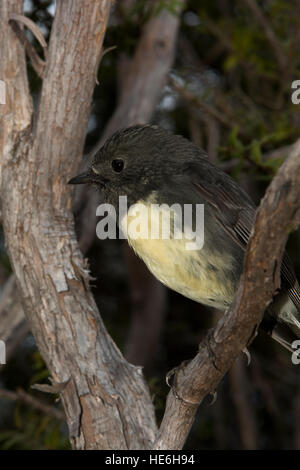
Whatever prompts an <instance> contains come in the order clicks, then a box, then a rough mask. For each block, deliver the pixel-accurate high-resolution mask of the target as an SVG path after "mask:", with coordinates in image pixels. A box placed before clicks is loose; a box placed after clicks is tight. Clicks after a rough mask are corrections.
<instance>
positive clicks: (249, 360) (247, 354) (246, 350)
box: [242, 348, 251, 366]
mask: <svg viewBox="0 0 300 470" xmlns="http://www.w3.org/2000/svg"><path fill="white" fill-rule="evenodd" d="M242 353H244V354H245V355H246V357H247V366H250V364H251V354H250V352H249V350H248V349H247V348H244V349H242Z"/></svg>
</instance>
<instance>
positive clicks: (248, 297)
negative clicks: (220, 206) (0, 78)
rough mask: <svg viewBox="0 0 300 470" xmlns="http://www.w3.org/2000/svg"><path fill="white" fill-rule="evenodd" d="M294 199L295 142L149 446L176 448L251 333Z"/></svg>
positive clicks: (298, 170)
mask: <svg viewBox="0 0 300 470" xmlns="http://www.w3.org/2000/svg"><path fill="white" fill-rule="evenodd" d="M299 201H300V142H298V144H297V146H296V147H295V148H294V149H293V151H292V153H291V154H290V156H289V158H288V159H287V160H286V161H285V162H284V163H283V165H282V166H281V168H280V169H279V171H278V173H277V175H276V176H275V178H274V179H273V181H272V182H271V184H270V185H269V187H268V189H267V191H266V194H265V196H264V198H263V199H262V201H261V204H260V206H259V208H258V210H257V216H256V222H255V227H254V229H253V232H252V236H251V238H250V240H249V244H248V247H247V251H246V255H245V260H244V271H243V275H242V277H241V280H240V284H239V288H238V292H237V295H236V297H235V300H234V302H233V304H232V306H231V308H230V310H229V311H228V312H227V313H226V314H224V316H223V317H222V318H221V319H220V320H219V322H218V324H217V326H216V328H215V329H214V330H213V332H212V333H209V334H208V335H207V337H206V339H205V340H204V341H203V342H202V343H201V344H200V348H199V353H198V354H197V356H196V357H195V358H194V359H192V360H191V362H190V363H189V364H188V365H186V366H184V367H181V368H180V369H179V372H178V374H177V375H176V384H175V386H176V394H177V395H178V396H179V397H181V398H180V399H178V398H176V396H175V394H174V392H173V391H172V390H171V391H170V393H169V395H168V398H167V405H166V411H165V415H164V418H163V421H162V424H161V426H160V429H159V433H158V436H157V439H156V442H155V444H154V449H181V448H182V446H183V444H184V442H185V439H186V437H187V435H188V432H189V430H190V428H191V426H192V423H193V420H194V416H195V413H196V411H197V408H198V405H199V404H200V403H201V401H202V400H203V398H204V397H205V396H206V395H207V394H208V393H211V392H213V391H214V390H215V389H216V388H217V385H218V383H219V382H220V380H221V378H222V377H223V376H224V374H225V373H226V372H227V371H228V370H229V368H230V367H231V366H232V364H233V361H234V360H235V359H236V357H237V355H238V354H239V353H240V351H241V350H242V349H243V348H244V347H246V346H247V344H248V343H249V341H251V340H252V339H253V336H254V334H255V332H256V330H257V327H258V325H259V323H260V321H261V319H262V316H263V313H264V311H265V309H266V307H267V305H268V304H269V303H270V300H271V298H272V296H273V294H274V292H275V290H276V289H277V288H278V286H279V283H280V280H279V276H280V274H279V273H280V269H279V266H280V263H281V258H282V255H283V252H284V247H285V244H286V241H287V237H288V234H289V232H290V231H291V230H294V229H295V228H296V227H297V225H298V224H299V221H300V203H299ZM261 286H263V287H264V288H263V289H262V288H261ZM179 423H180V424H179Z"/></svg>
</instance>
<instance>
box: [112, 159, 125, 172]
mask: <svg viewBox="0 0 300 470" xmlns="http://www.w3.org/2000/svg"><path fill="white" fill-rule="evenodd" d="M111 166H112V168H113V170H114V171H115V172H116V173H121V171H122V170H123V168H124V160H122V159H121V158H116V159H115V160H113V161H112V162H111Z"/></svg>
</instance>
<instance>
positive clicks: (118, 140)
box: [69, 125, 199, 204]
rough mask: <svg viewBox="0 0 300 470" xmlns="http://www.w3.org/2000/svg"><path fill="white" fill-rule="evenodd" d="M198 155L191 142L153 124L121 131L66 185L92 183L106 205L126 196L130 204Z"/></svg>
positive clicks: (179, 170) (180, 169)
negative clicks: (88, 165) (85, 168)
mask: <svg viewBox="0 0 300 470" xmlns="http://www.w3.org/2000/svg"><path fill="white" fill-rule="evenodd" d="M197 153H198V154H199V149H197V148H196V147H195V146H194V145H193V144H192V143H191V142H189V141H188V140H186V139H184V138H183V137H181V136H178V135H173V134H171V133H170V132H168V131H166V130H164V129H161V128H159V127H158V126H153V125H145V126H143V125H137V126H133V127H129V128H127V129H123V130H120V131H118V132H116V133H115V134H113V135H112V137H110V138H109V139H108V140H107V141H106V142H105V144H104V145H103V147H102V148H101V149H100V150H99V151H98V152H97V153H96V155H95V157H94V160H93V162H92V164H91V166H90V168H89V169H88V171H86V172H85V173H82V174H80V175H78V176H75V178H72V179H71V180H70V181H69V184H83V183H88V184H93V185H95V186H96V187H97V188H98V189H99V190H100V191H101V193H102V194H103V196H104V199H105V200H106V201H107V202H111V203H114V202H116V201H117V199H118V197H119V196H127V198H128V200H129V202H130V204H133V203H135V202H136V201H138V200H141V199H144V198H146V197H147V196H148V195H149V194H150V193H151V192H153V191H155V190H156V189H158V188H160V187H161V186H162V185H163V184H164V183H165V182H166V181H167V180H168V179H169V178H172V176H174V175H180V174H182V172H183V171H184V168H185V166H186V165H187V162H188V161H191V160H192V159H194V158H195V156H196V154H197Z"/></svg>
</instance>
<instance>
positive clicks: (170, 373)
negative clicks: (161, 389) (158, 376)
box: [166, 360, 200, 406]
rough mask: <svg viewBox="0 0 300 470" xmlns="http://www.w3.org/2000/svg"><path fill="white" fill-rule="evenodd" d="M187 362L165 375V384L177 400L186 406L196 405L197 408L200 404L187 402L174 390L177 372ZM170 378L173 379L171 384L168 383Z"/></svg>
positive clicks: (186, 361)
mask: <svg viewBox="0 0 300 470" xmlns="http://www.w3.org/2000/svg"><path fill="white" fill-rule="evenodd" d="M189 362H190V361H189V360H185V361H183V362H182V363H181V364H180V365H179V366H177V367H173V369H171V370H170V371H169V372H168V373H167V375H166V383H167V385H168V387H170V389H171V390H172V392H173V394H174V396H175V398H176V399H177V400H180V401H182V402H183V403H186V404H187V405H196V406H198V405H199V404H200V402H194V401H192V400H188V399H186V398H183V397H182V396H180V395H179V393H178V392H177V388H176V382H177V375H178V372H179V371H180V369H183V368H184V366H186V365H187V364H188V363H189ZM172 377H173V383H171V382H170V381H171V378H172Z"/></svg>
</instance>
